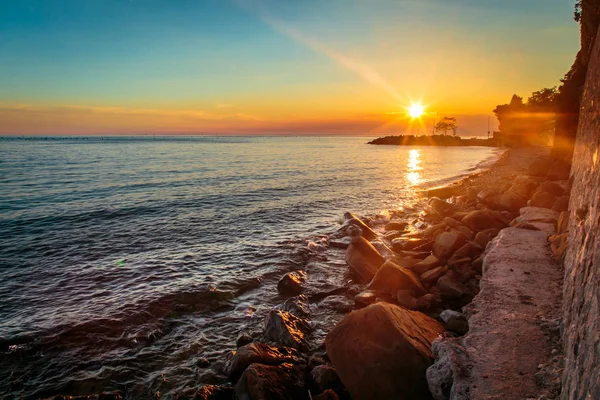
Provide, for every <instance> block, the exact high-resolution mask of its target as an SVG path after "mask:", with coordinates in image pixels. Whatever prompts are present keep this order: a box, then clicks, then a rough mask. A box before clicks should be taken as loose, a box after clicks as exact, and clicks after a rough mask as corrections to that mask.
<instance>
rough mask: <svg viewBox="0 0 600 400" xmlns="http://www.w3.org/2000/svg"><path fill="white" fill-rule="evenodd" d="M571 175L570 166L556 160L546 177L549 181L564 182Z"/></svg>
mask: <svg viewBox="0 0 600 400" xmlns="http://www.w3.org/2000/svg"><path fill="white" fill-rule="evenodd" d="M570 174H571V164H569V163H566V162H564V161H561V160H557V161H556V162H555V163H554V164H552V167H551V168H550V169H549V170H548V174H547V175H546V177H547V178H548V179H549V180H551V181H564V180H567V179H569V176H570Z"/></svg>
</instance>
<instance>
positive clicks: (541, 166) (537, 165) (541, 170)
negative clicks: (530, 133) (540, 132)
mask: <svg viewBox="0 0 600 400" xmlns="http://www.w3.org/2000/svg"><path fill="white" fill-rule="evenodd" d="M553 163H554V161H553V160H552V159H551V158H550V157H543V158H539V159H537V160H535V161H534V162H532V163H531V164H530V165H529V168H528V169H527V174H528V175H531V176H540V177H541V176H546V175H547V174H548V171H549V170H550V168H552V164H553Z"/></svg>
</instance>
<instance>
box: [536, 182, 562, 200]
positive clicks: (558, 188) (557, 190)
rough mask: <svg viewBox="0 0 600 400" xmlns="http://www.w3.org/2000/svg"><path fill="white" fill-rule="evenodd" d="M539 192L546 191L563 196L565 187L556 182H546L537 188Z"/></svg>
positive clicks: (556, 195)
mask: <svg viewBox="0 0 600 400" xmlns="http://www.w3.org/2000/svg"><path fill="white" fill-rule="evenodd" d="M537 191H538V192H545V193H550V194H552V195H554V196H555V197H559V196H562V195H563V194H564V193H565V188H564V187H562V185H560V184H558V183H556V182H550V181H547V182H544V183H542V184H541V185H540V187H539V188H538V190H537Z"/></svg>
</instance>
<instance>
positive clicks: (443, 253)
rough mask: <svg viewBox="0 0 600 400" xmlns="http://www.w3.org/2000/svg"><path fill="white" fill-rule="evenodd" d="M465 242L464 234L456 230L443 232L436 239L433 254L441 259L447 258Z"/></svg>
mask: <svg viewBox="0 0 600 400" xmlns="http://www.w3.org/2000/svg"><path fill="white" fill-rule="evenodd" d="M463 244H465V238H464V236H462V235H460V234H458V233H454V232H443V233H441V234H440V235H439V236H438V237H437V238H436V239H435V243H434V244H433V255H435V256H436V257H437V258H438V259H441V260H444V259H447V258H448V257H450V256H451V255H452V253H454V252H455V251H456V250H457V249H458V248H460V247H461V246H462V245H463Z"/></svg>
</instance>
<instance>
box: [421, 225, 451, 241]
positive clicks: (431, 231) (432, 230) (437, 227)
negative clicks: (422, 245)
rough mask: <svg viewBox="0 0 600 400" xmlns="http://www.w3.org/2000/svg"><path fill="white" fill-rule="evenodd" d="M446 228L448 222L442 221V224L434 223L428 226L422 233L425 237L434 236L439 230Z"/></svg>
mask: <svg viewBox="0 0 600 400" xmlns="http://www.w3.org/2000/svg"><path fill="white" fill-rule="evenodd" d="M444 230H446V224H445V223H443V222H442V223H440V224H437V225H432V226H430V227H428V228H427V229H425V230H424V231H423V233H422V234H423V236H425V237H434V236H435V234H436V233H437V232H438V231H444Z"/></svg>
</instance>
